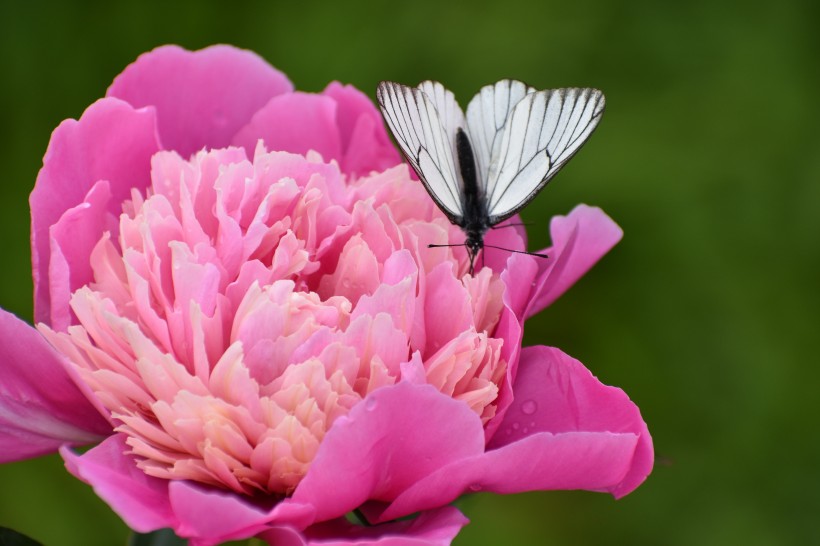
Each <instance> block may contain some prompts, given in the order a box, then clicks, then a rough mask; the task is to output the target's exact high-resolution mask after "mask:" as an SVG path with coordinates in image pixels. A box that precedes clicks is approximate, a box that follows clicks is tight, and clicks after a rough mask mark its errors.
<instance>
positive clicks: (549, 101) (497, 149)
mask: <svg viewBox="0 0 820 546" xmlns="http://www.w3.org/2000/svg"><path fill="white" fill-rule="evenodd" d="M603 110H604V95H603V94H602V93H601V92H600V91H598V90H597V89H578V88H568V89H550V90H546V91H537V92H534V93H528V94H526V95H525V96H524V97H523V98H522V99H521V100H520V101H519V102H518V103H517V104H516V105H515V106H514V107H513V108H512V110H511V111H510V112H509V115H508V117H507V119H506V124H505V125H504V127H503V128H502V129H501V135H500V138H496V145H495V146H493V148H492V152H491V154H492V155H491V159H490V168H489V173H488V175H487V182H486V188H487V192H486V200H487V212H488V215H489V223H490V225H494V224H496V223H498V222H501V221H502V220H504V219H506V218H509V217H510V216H512V215H513V214H515V213H516V212H518V211H519V210H520V209H521V208H522V207H524V205H526V204H527V203H528V202H529V201H530V200H531V199H532V198H533V197H534V196H535V195H536V194H537V193H538V191H540V190H541V188H543V187H544V185H545V184H546V183H547V182H548V181H549V180H550V178H552V177H553V176H554V175H555V174H556V173H557V172H558V170H559V169H560V168H561V167H562V166H563V165H564V163H566V162H567V160H569V158H570V157H572V155H573V154H574V153H575V152H576V151H578V149H579V148H580V147H581V145H582V144H583V143H584V142H585V141H586V139H587V138H588V137H589V135H590V134H591V133H592V131H593V130H594V129H595V127H596V126H597V125H598V121H599V120H600V119H601V114H602V113H603ZM467 118H468V123H469V119H470V111H469V109H468V112H467Z"/></svg>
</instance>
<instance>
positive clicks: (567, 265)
mask: <svg viewBox="0 0 820 546" xmlns="http://www.w3.org/2000/svg"><path fill="white" fill-rule="evenodd" d="M550 234H551V236H552V243H553V244H552V248H548V249H545V250H544V251H543V252H544V253H546V254H548V255H549V258H548V259H538V265H539V274H538V277H537V278H536V281H535V287H534V288H533V290H532V296H531V303H530V305H529V307H527V310H526V316H527V317H531V316H532V315H534V314H536V313H537V312H539V311H540V310H541V309H543V308H545V307H547V306H548V305H549V304H551V303H552V302H554V301H555V300H556V299H558V297H559V296H560V295H561V294H563V293H564V292H566V291H567V289H568V288H569V287H570V286H572V285H573V284H575V282H576V281H577V280H578V279H580V278H581V277H582V276H583V275H584V274H585V273H586V272H587V271H589V269H590V268H591V267H592V266H593V265H595V263H596V262H597V261H598V260H600V259H601V257H603V255H604V254H606V253H607V252H609V250H610V249H611V248H612V247H613V246H615V244H616V243H617V242H618V241H620V240H621V237H622V236H623V231H622V230H621V228H620V227H618V225H617V224H616V223H615V222H613V221H612V219H611V218H610V217H609V216H607V215H606V214H605V213H604V211H602V210H601V209H599V208H597V207H590V206H587V205H578V206H577V207H575V208H574V209H573V210H572V211H571V212H570V213H569V214H568V215H567V216H556V217H555V218H553V219H552V222H551V223H550ZM526 288H527V287H524V286H519V289H520V290H524V289H526Z"/></svg>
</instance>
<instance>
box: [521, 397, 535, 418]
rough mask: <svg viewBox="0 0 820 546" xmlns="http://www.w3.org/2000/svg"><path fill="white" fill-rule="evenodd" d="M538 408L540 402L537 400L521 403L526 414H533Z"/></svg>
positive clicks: (522, 410)
mask: <svg viewBox="0 0 820 546" xmlns="http://www.w3.org/2000/svg"><path fill="white" fill-rule="evenodd" d="M537 410H538V403H537V402H536V401H535V400H527V401H526V402H524V403H523V404H521V412H522V413H523V414H524V415H532V414H533V413H535V412H536V411H537Z"/></svg>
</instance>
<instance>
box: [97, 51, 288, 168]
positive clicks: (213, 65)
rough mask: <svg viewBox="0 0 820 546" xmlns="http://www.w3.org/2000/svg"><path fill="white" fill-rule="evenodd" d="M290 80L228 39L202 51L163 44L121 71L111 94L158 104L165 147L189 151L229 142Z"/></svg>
mask: <svg viewBox="0 0 820 546" xmlns="http://www.w3.org/2000/svg"><path fill="white" fill-rule="evenodd" d="M292 89H293V86H292V85H291V83H290V81H288V79H287V78H286V77H285V76H284V74H282V73H281V72H279V71H278V70H276V69H274V68H273V67H272V66H270V65H269V64H268V63H267V62H265V61H264V60H263V59H262V58H261V57H259V56H258V55H256V54H255V53H253V52H250V51H245V50H241V49H237V48H235V47H231V46H226V45H217V46H211V47H208V48H206V49H202V50H200V51H187V50H185V49H182V48H181V47H178V46H162V47H158V48H157V49H155V50H153V51H151V52H149V53H145V54H143V55H141V56H140V57H139V58H138V59H137V60H136V61H135V62H134V63H133V64H131V65H130V66H129V67H128V68H126V69H125V71H123V73H122V74H120V75H119V76H117V78H116V79H115V80H114V83H112V84H111V87H110V88H109V89H108V96H110V97H119V98H121V99H123V100H126V101H128V102H129V103H131V104H132V105H133V106H135V107H141V106H148V105H152V106H154V107H155V108H156V109H157V118H158V121H159V131H160V136H161V138H162V144H163V147H164V148H166V149H172V150H176V151H177V152H179V153H180V155H182V156H183V157H188V156H189V155H190V154H192V153H194V152H196V151H198V150H200V149H202V148H203V147H209V148H224V147H225V146H228V145H229V144H230V143H231V139H232V138H233V136H234V134H236V132H237V131H238V130H239V129H240V128H241V127H243V126H244V125H245V124H246V123H248V121H249V120H250V119H251V116H253V114H254V112H256V111H257V110H259V109H260V108H261V107H262V106H263V105H265V104H266V103H267V102H268V101H269V100H270V99H271V97H274V96H276V95H281V94H282V93H287V92H289V91H291V90H292Z"/></svg>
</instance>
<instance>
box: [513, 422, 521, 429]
mask: <svg viewBox="0 0 820 546" xmlns="http://www.w3.org/2000/svg"><path fill="white" fill-rule="evenodd" d="M520 426H521V425H519V424H518V423H513V424H512V428H513V430H518V427H520Z"/></svg>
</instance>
